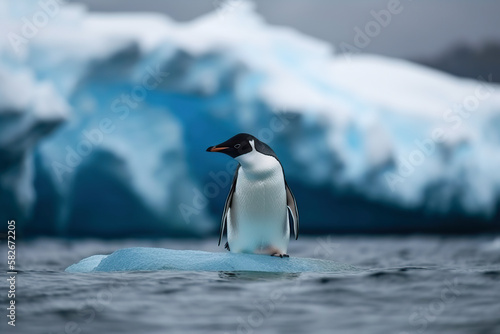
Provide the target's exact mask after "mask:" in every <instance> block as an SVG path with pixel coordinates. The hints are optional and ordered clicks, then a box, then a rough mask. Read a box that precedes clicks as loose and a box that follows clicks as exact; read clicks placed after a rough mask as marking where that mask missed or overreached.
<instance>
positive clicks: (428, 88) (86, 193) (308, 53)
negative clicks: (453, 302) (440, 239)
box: [0, 0, 500, 237]
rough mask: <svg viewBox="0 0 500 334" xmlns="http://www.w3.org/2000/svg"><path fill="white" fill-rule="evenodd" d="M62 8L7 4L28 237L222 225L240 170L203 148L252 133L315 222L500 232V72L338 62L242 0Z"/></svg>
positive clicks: (351, 59)
mask: <svg viewBox="0 0 500 334" xmlns="http://www.w3.org/2000/svg"><path fill="white" fill-rule="evenodd" d="M46 3H48V4H50V6H45V5H44V6H41V5H40V4H39V3H38V4H37V3H36V2H34V1H29V0H20V1H16V3H15V5H14V4H13V2H2V3H1V5H2V6H3V7H2V11H0V16H1V17H0V18H1V19H2V20H0V28H1V29H2V31H8V32H9V34H8V38H7V39H4V40H2V41H1V42H0V43H1V44H0V96H2V97H5V98H2V100H1V102H0V127H1V128H2V132H1V133H0V150H1V152H2V155H1V159H2V162H1V164H2V167H1V168H2V169H1V170H0V181H1V183H0V194H1V197H0V206H1V208H2V210H1V212H2V215H3V214H4V213H5V214H6V215H16V212H19V213H22V217H23V220H24V221H25V222H26V223H25V224H24V225H23V227H22V229H21V230H20V232H25V233H26V234H30V233H31V234H33V235H37V234H52V235H71V236H94V237H97V236H100V237H129V236H143V235H148V236H151V235H161V236H204V235H209V234H211V233H214V232H215V231H216V229H217V225H218V221H219V218H220V214H221V210H222V207H223V203H224V200H225V196H226V194H227V192H228V188H229V183H230V180H231V177H232V172H233V170H234V168H235V166H234V164H233V163H232V162H230V161H228V160H226V159H224V157H222V156H221V157H213V156H207V154H206V152H205V150H204V149H205V148H206V147H207V146H209V144H211V143H214V142H220V141H222V140H223V139H224V138H229V137H231V136H232V135H234V134H236V133H239V132H248V133H252V134H254V135H255V136H257V137H258V138H259V139H261V140H262V141H264V142H267V143H268V144H269V145H270V146H272V147H273V149H274V151H276V152H277V154H278V156H279V157H280V161H281V162H282V163H283V165H284V169H285V172H286V174H287V180H288V182H289V184H290V186H291V187H292V189H293V190H294V193H295V195H296V197H297V202H298V205H299V212H300V214H301V218H302V219H301V222H302V224H301V232H306V233H307V232H309V233H322V232H389V233H391V232H425V231H437V232H447V231H452V232H460V231H485V230H498V229H499V228H500V215H499V210H498V208H499V205H498V203H499V197H500V196H499V192H500V174H499V173H497V171H496V166H497V165H498V164H499V163H500V154H499V153H498V152H500V150H499V148H500V136H499V133H500V131H499V129H500V90H499V87H498V85H495V84H492V83H490V81H491V80H490V79H491V78H482V79H481V78H480V79H478V80H465V79H459V78H456V77H453V76H450V75H447V74H444V73H441V72H438V71H435V70H431V69H428V68H425V67H422V66H418V65H415V64H412V63H410V62H406V61H401V60H396V59H390V58H385V57H378V56H373V55H348V56H345V55H337V54H335V51H334V50H333V48H332V47H330V46H329V45H328V44H327V43H325V42H322V41H320V40H316V39H314V38H311V37H309V36H306V35H304V34H302V33H300V32H297V31H295V30H293V29H290V28H286V27H278V26H272V25H270V24H268V23H266V22H265V21H264V20H263V19H262V18H261V17H260V16H259V15H258V14H257V13H256V12H255V10H254V9H253V6H252V5H249V4H243V2H242V3H241V4H239V5H238V6H237V7H236V8H234V10H231V11H230V12H227V13H224V16H223V17H222V16H221V15H219V14H220V13H218V12H217V11H216V12H214V13H210V14H208V15H205V16H203V17H200V18H198V19H195V20H193V21H192V22H188V23H179V22H175V21H172V20H171V19H169V18H168V17H165V16H163V15H158V14H116V13H113V14H102V13H89V12H87V11H86V9H85V8H84V7H82V6H81V5H76V4H69V3H68V4H66V3H63V2H61V1H55V0H46V2H44V4H46ZM37 13H38V14H39V13H45V15H46V16H47V17H48V18H49V20H48V21H47V23H46V24H45V25H44V26H43V27H42V26H40V27H36V28H37V29H36V31H35V30H33V29H32V30H31V32H32V34H30V35H29V36H26V34H25V33H26V31H30V30H29V27H28V26H27V24H28V23H26V22H29V18H31V17H33V15H34V14H37ZM52 14H53V15H52ZM38 16H40V15H38ZM22 17H26V18H28V21H26V20H21V19H20V18H22ZM35 23H36V22H35ZM32 24H34V23H33V22H32ZM13 36H14V37H15V36H18V37H22V38H23V39H13ZM28 37H29V38H28ZM15 41H17V43H16V42H15ZM11 79H12V80H11ZM26 87H27V89H26ZM20 90H23V91H29V92H31V93H30V94H25V95H22V94H16V92H17V91H20ZM14 113H15V114H16V115H19V118H18V120H17V121H14V119H15V118H14V117H13V116H11V115H13V114H14ZM16 117H17V116H16ZM16 119H17V118H16ZM7 128H9V130H8V131H7ZM4 129H6V131H3V130H4ZM17 138H24V139H23V140H22V141H18V140H17ZM14 143H15V144H14ZM7 151H9V153H5V154H4V152H7ZM11 151H12V152H11ZM4 157H5V158H4ZM13 208H14V210H13ZM8 219H12V218H11V216H9V218H8Z"/></svg>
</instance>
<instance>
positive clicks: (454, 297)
mask: <svg viewBox="0 0 500 334" xmlns="http://www.w3.org/2000/svg"><path fill="white" fill-rule="evenodd" d="M0 246H1V247H0V249H2V252H5V254H6V253H7V251H6V247H5V246H6V245H5V242H2V244H1V245H0ZM136 246H141V247H165V248H172V249H197V250H205V251H221V252H222V251H224V250H223V249H222V247H220V248H217V240H216V239H215V238H213V239H205V240H163V239H162V240H144V239H142V240H121V241H116V240H114V241H102V240H61V239H35V240H29V241H27V240H24V241H23V240H18V241H17V253H16V255H17V259H16V261H17V265H18V270H19V274H18V275H17V282H16V283H17V284H16V306H17V307H16V312H17V313H16V316H17V317H16V327H15V328H14V327H11V326H8V325H7V318H6V316H5V315H6V314H7V310H6V309H5V308H6V305H7V303H8V298H7V290H8V288H7V282H6V279H2V280H1V282H0V304H1V305H2V308H1V309H3V310H4V311H0V312H2V313H4V314H5V315H4V314H2V316H1V317H0V319H1V321H0V333H40V334H45V333H46V334H48V333H54V334H56V333H57V334H59V333H99V334H106V333H208V334H210V333H353V334H354V333H355V334H359V333H381V334H382V333H383V334H387V333H396V334H403V333H467V334H469V333H485V334H494V333H500V238H499V237H495V236H487V235H484V236H477V237H439V236H432V237H429V236H409V237H404V236H384V237H361V236H360V237H353V236H349V237H345V236H343V237H335V236H318V237H312V236H307V237H304V236H301V237H300V238H299V240H298V241H291V242H290V248H289V254H290V255H291V256H298V257H312V258H321V259H329V260H334V261H337V262H342V263H347V264H351V265H354V266H356V267H358V268H360V269H361V270H360V271H353V272H352V273H350V272H347V273H342V274H325V273H296V274H272V273H271V274H270V273H267V274H264V273H242V272H240V273H237V272H180V271H152V272H114V273H87V274H71V273H66V272H64V269H65V268H66V267H67V266H69V265H71V264H73V263H75V262H78V261H79V260H81V259H82V258H85V257H87V256H90V255H94V254H109V253H111V252H113V251H115V250H117V249H120V248H125V247H136ZM2 258H3V259H4V260H5V259H6V256H2ZM4 260H2V263H1V264H0V265H1V267H0V268H2V272H5V268H6V265H5V263H6V260H5V261H4Z"/></svg>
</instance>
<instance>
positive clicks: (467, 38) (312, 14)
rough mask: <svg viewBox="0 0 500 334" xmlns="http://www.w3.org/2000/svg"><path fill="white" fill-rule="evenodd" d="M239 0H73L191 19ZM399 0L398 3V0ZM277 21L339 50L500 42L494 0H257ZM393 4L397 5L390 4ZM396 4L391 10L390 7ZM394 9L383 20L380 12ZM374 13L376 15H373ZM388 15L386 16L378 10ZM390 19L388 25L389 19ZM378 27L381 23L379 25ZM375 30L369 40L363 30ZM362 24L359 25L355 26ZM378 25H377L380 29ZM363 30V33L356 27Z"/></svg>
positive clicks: (435, 51) (397, 52) (499, 6)
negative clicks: (363, 36) (382, 23)
mask: <svg viewBox="0 0 500 334" xmlns="http://www.w3.org/2000/svg"><path fill="white" fill-rule="evenodd" d="M228 1H232V2H233V3H235V4H237V3H238V1H240V0H187V1H179V0H175V1H174V0H140V1H136V0H106V1H102V0H71V1H69V2H81V3H85V4H86V5H87V6H88V8H89V9H90V10H92V11H106V12H109V11H111V12H115V11H119V12H120V11H127V12H130V11H142V12H144V11H147V12H161V13H165V14H167V15H168V16H170V17H172V18H173V19H175V20H177V21H189V20H192V19H193V18H196V17H197V16H200V15H202V14H205V13H208V12H210V11H214V10H216V9H217V8H219V7H220V6H221V4H222V3H225V2H228ZM397 2H399V5H396V4H397ZM254 3H255V4H256V7H257V11H258V12H260V13H261V14H262V15H263V16H264V18H265V19H266V20H267V21H268V22H270V23H273V24H277V25H285V26H291V27H294V28H296V29H297V30H299V31H302V32H304V33H306V34H308V35H311V36H315V37H317V38H319V39H322V40H325V41H327V42H329V43H331V44H332V45H333V46H334V47H335V49H336V50H337V51H341V50H342V49H345V48H346V46H354V47H356V44H355V38H356V37H357V38H358V41H362V42H363V43H362V44H360V43H358V44H357V45H358V46H359V45H362V47H361V48H358V49H359V50H360V51H361V52H367V53H375V54H382V55H387V56H393V57H401V58H406V59H412V60H420V59H427V58H433V57H437V56H439V55H441V54H443V53H445V52H446V51H448V50H450V49H451V48H453V47H455V46H457V45H464V44H465V45H468V46H471V47H481V46H482V45H484V44H485V43H488V42H496V43H498V44H500V19H499V17H500V1H493V0H474V1H473V0H439V1H438V0H418V1H416V0H413V1H412V0H400V1H398V0H308V1H305V0H255V1H254ZM391 6H393V7H391ZM390 8H392V9H393V10H392V12H393V13H391V12H390V11H389V9H390ZM388 12H389V13H391V14H390V17H388V18H387V19H385V21H383V22H384V25H385V26H382V25H381V24H380V23H376V22H377V21H376V16H377V14H376V13H388ZM374 13H375V14H374ZM380 17H382V18H383V17H384V16H383V15H379V20H381V19H380ZM385 22H387V24H385ZM377 26H378V28H377ZM367 27H368V29H370V28H371V29H373V32H374V33H372V35H374V36H373V37H370V36H368V35H366V36H367V37H368V38H365V39H364V40H363V39H362V37H359V36H360V35H361V34H360V33H359V31H362V32H364V33H365V34H366V31H367V30H366V29H367ZM356 28H359V30H355V29H356ZM377 29H378V30H377ZM356 31H358V33H357V32H356Z"/></svg>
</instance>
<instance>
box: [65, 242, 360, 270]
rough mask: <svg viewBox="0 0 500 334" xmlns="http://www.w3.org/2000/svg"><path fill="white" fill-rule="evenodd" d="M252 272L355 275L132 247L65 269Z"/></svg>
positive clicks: (331, 265)
mask: <svg viewBox="0 0 500 334" xmlns="http://www.w3.org/2000/svg"><path fill="white" fill-rule="evenodd" d="M145 270H148V271H150V270H181V271H228V272H235V271H236V272H237V271H254V272H269V273H301V272H332V273H347V272H351V273H353V272H356V271H357V269H356V268H355V267H353V266H350V265H346V264H341V263H337V262H333V261H327V260H319V259H306V258H298V257H290V258H277V257H273V256H269V255H255V254H236V253H230V252H225V253H211V252H203V251H193V250H173V249H165V248H146V247H135V248H125V249H120V250H117V251H115V252H114V253H113V254H111V255H107V256H106V255H94V256H91V257H88V258H86V259H83V260H81V261H80V262H78V263H76V264H73V265H71V266H69V267H68V268H66V272H70V273H87V272H102V271H145Z"/></svg>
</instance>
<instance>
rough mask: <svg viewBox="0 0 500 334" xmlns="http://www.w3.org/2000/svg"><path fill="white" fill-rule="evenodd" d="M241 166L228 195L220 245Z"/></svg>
mask: <svg viewBox="0 0 500 334" xmlns="http://www.w3.org/2000/svg"><path fill="white" fill-rule="evenodd" d="M240 167H241V165H238V167H236V171H235V172H234V177H233V184H232V185H231V189H230V190H229V195H227V199H226V204H225V205H224V213H223V214H222V220H221V222H220V233H219V243H218V244H217V245H218V246H220V241H221V240H222V236H223V235H224V229H225V228H226V223H227V215H228V213H229V209H230V208H231V204H232V203H233V195H234V191H235V189H236V180H237V179H238V171H239V170H240Z"/></svg>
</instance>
